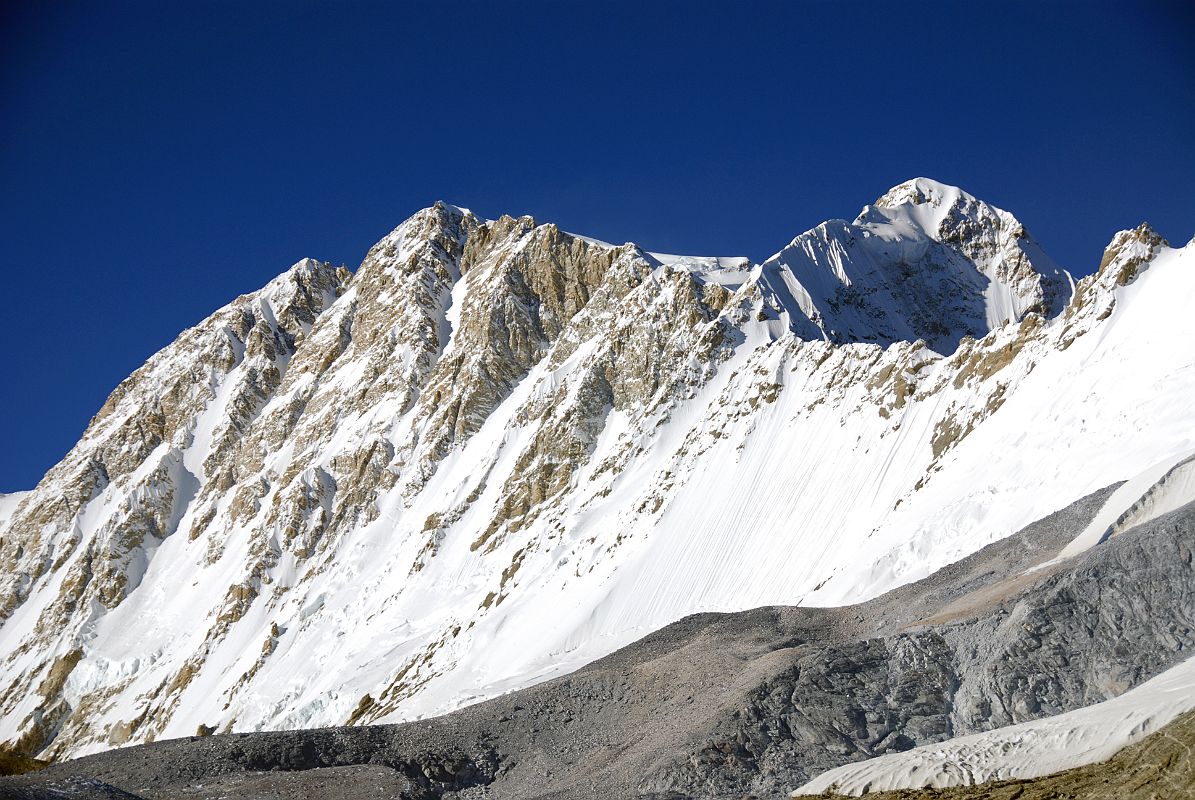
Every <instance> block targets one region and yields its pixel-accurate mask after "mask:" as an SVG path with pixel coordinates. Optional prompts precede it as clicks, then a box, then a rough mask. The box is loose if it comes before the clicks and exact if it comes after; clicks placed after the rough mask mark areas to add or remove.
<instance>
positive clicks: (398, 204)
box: [0, 0, 1195, 491]
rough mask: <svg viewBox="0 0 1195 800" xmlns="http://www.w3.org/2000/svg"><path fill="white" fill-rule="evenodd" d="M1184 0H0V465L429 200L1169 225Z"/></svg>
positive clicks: (805, 223)
mask: <svg viewBox="0 0 1195 800" xmlns="http://www.w3.org/2000/svg"><path fill="white" fill-rule="evenodd" d="M246 6H247V7H248V8H246ZM1192 7H1193V6H1192V4H1191V3H1189V2H1188V3H1171V4H1161V3H1149V2H1122V3H1117V4H1093V3H1059V4H1054V5H1051V4H1048V3H1043V2H1033V3H1025V4H1021V3H1016V2H1001V3H970V2H957V3H955V2H952V3H945V4H938V3H923V2H903V3H894V2H885V3H870V2H858V1H856V2H816V3H799V2H786V3H763V2H758V3H756V2H726V3H721V4H718V5H717V6H715V5H714V4H705V3H701V2H686V3H682V2H653V0H637V2H630V3H619V4H611V3H608V2H589V3H570V2H564V1H563V0H561V1H560V2H553V3H539V2H534V1H533V0H531V1H524V2H518V3H502V2H485V3H480V2H460V1H457V2H451V3H435V2H421V3H418V4H415V3H397V2H395V3H378V4H370V3H363V2H359V3H330V2H329V3H312V2H301V1H299V0H295V1H294V2H287V3H242V2H236V3H233V2H214V1H212V0H207V1H205V2H190V3H183V2H166V3H162V2H154V3H146V4H136V5H131V4H127V3H123V2H103V3H101V2H89V3H81V4H73V3H70V2H64V1H63V0H58V1H57V2H53V3H48V2H37V1H36V0H25V2H10V3H5V4H3V6H2V10H0V248H2V249H0V254H2V255H0V258H2V259H3V261H2V262H0V263H2V264H3V270H4V276H5V285H6V286H7V287H8V288H7V289H6V293H5V297H6V300H7V303H6V308H5V312H4V314H3V315H2V320H3V321H2V322H0V326H2V328H0V333H2V334H3V336H4V345H5V346H4V356H5V357H4V363H3V369H2V370H0V491H11V490H16V489H23V488H31V487H32V486H33V485H34V484H35V483H36V482H37V480H38V479H39V478H40V476H41V475H42V474H43V473H44V472H45V470H46V469H48V468H49V467H50V466H51V465H52V464H53V463H55V462H56V461H57V460H59V459H60V458H61V457H62V456H63V455H64V454H65V453H66V451H67V450H68V449H69V448H70V447H71V446H72V445H73V444H74V442H75V441H76V440H77V439H78V437H79V435H80V433H81V432H82V430H83V428H84V427H85V426H86V424H87V421H88V420H89V419H90V417H91V415H92V414H94V413H95V411H96V410H98V408H99V407H100V405H101V404H102V403H103V401H104V398H105V397H106V396H107V394H108V392H110V391H111V390H112V389H113V388H114V387H115V386H116V384H117V383H119V382H120V381H121V380H122V379H123V378H124V377H125V376H127V375H128V374H129V373H130V372H132V371H133V370H134V369H136V368H137V367H138V366H139V365H140V364H141V363H143V362H144V361H145V359H146V358H147V357H149V356H150V355H151V354H152V353H153V352H155V351H156V350H158V349H159V348H161V347H163V346H164V345H166V344H168V343H169V342H170V341H171V340H172V339H173V338H174V337H175V336H176V335H177V334H178V333H179V332H180V331H181V330H182V329H183V328H185V327H187V326H189V325H192V324H194V323H196V322H198V321H199V320H200V319H202V318H203V317H204V316H206V315H207V314H209V313H210V312H211V311H213V310H214V309H216V308H218V307H219V306H221V305H223V304H224V303H226V302H228V301H229V300H231V299H232V298H233V297H235V296H236V295H238V294H241V293H244V292H247V291H251V290H253V289H256V288H258V287H260V286H261V285H262V284H264V283H265V282H266V281H268V280H269V279H270V278H271V277H273V276H274V275H276V274H277V273H279V272H281V271H283V270H284V269H286V268H287V267H288V266H289V265H290V264H291V263H293V262H295V261H297V260H298V259H299V258H301V257H305V256H312V257H315V258H319V259H323V260H328V261H333V262H336V263H341V262H343V263H346V264H348V265H350V266H353V267H355V266H356V264H357V263H359V262H360V260H361V258H362V256H363V255H364V254H365V251H366V250H367V249H368V248H369V246H370V245H371V244H372V243H373V242H374V241H376V240H377V239H379V238H380V237H382V236H383V235H384V234H385V233H386V232H387V231H388V230H390V229H391V228H393V227H394V226H395V225H397V224H398V223H399V222H401V221H402V220H403V219H405V218H406V217H407V216H409V215H410V214H411V213H413V212H414V211H416V210H418V209H419V208H422V207H424V206H427V205H429V204H431V203H432V202H433V201H435V200H436V199H443V200H447V201H449V202H452V203H456V204H458V205H463V206H468V207H469V208H472V209H473V210H474V211H476V212H477V213H479V214H481V215H482V216H489V217H494V216H498V215H500V214H503V213H510V214H513V215H519V214H527V213H529V214H532V215H534V216H536V217H537V218H539V219H541V220H544V221H553V222H557V223H558V224H560V225H561V226H562V227H564V228H565V229H566V230H573V231H576V232H579V233H585V234H587V235H590V236H595V237H598V238H601V239H605V240H608V241H613V242H624V241H635V242H638V243H640V244H642V245H644V246H646V247H648V248H650V249H653V250H657V251H666V252H687V253H701V254H711V255H748V256H751V257H753V258H755V259H760V258H764V257H766V256H768V255H770V254H771V253H773V252H775V251H776V250H778V249H779V248H780V247H781V246H783V245H784V244H785V243H787V242H788V241H789V240H790V239H791V238H792V237H793V236H795V235H796V234H797V233H800V232H801V231H803V230H806V229H807V228H809V227H812V226H813V225H816V224H817V223H818V222H820V221H822V220H824V219H828V218H833V217H852V216H854V214H856V213H857V212H858V210H859V209H860V207H862V206H863V205H864V204H865V203H868V202H870V201H872V200H874V199H875V198H876V197H877V196H878V195H879V194H881V193H882V192H883V191H884V190H885V189H887V188H888V187H890V186H892V185H893V184H896V183H899V182H900V181H902V180H905V179H907V178H911V177H914V176H918V175H926V176H929V177H933V178H936V179H938V180H942V181H945V182H947V183H954V184H957V185H960V186H962V187H963V188H965V189H967V190H968V191H970V192H971V193H973V194H975V195H977V196H979V197H981V198H983V199H985V200H988V201H990V202H993V203H995V204H997V205H999V206H1001V207H1004V208H1006V209H1008V210H1010V211H1012V212H1014V213H1015V214H1017V215H1018V216H1019V217H1020V219H1021V220H1022V221H1023V222H1024V223H1025V224H1026V225H1027V227H1028V228H1029V229H1030V230H1031V231H1032V232H1033V233H1034V234H1035V235H1036V236H1037V238H1038V239H1039V240H1040V241H1041V242H1042V243H1043V245H1044V246H1045V247H1046V249H1047V250H1048V251H1049V252H1050V253H1051V254H1052V255H1053V256H1054V257H1055V259H1056V260H1058V261H1059V262H1061V263H1062V264H1063V265H1064V266H1066V267H1068V268H1069V269H1071V270H1072V271H1074V272H1076V273H1079V274H1084V273H1088V272H1090V271H1092V270H1093V269H1094V267H1095V265H1096V263H1097V262H1098V259H1099V255H1100V253H1101V251H1102V248H1103V246H1104V244H1105V243H1106V242H1107V240H1108V239H1109V238H1110V237H1111V235H1112V234H1113V233H1114V232H1115V231H1117V230H1119V229H1122V228H1126V227H1132V226H1135V225H1136V224H1137V223H1139V222H1140V221H1141V220H1143V219H1148V220H1149V221H1150V222H1152V223H1153V224H1154V225H1155V226H1156V227H1157V228H1158V229H1159V230H1160V231H1161V232H1162V233H1163V234H1164V235H1166V236H1168V237H1170V238H1171V240H1172V241H1174V242H1175V243H1181V242H1186V241H1187V240H1188V239H1189V238H1190V237H1191V235H1192V234H1193V233H1195V55H1193V54H1195V46H1193V45H1192V42H1193V41H1195V22H1193V13H1192V11H1191V8H1192Z"/></svg>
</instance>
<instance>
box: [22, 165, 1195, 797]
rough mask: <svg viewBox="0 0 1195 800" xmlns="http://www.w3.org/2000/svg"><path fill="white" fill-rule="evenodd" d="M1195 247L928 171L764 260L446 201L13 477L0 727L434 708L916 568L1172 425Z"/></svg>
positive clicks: (215, 325) (245, 721)
mask: <svg viewBox="0 0 1195 800" xmlns="http://www.w3.org/2000/svg"><path fill="white" fill-rule="evenodd" d="M1191 251H1192V248H1191V247H1190V246H1188V247H1187V248H1183V249H1174V248H1171V247H1170V246H1169V245H1168V243H1166V242H1165V241H1164V240H1162V239H1161V237H1160V236H1158V235H1157V234H1156V233H1155V232H1153V231H1152V230H1151V229H1150V228H1149V227H1148V226H1146V225H1142V226H1141V227H1139V228H1137V229H1135V230H1130V231H1124V232H1122V233H1119V234H1117V235H1116V237H1115V238H1114V239H1113V240H1112V243H1111V244H1110V245H1109V247H1108V249H1107V251H1106V254H1105V256H1104V259H1103V261H1102V263H1101V264H1100V266H1099V269H1098V271H1096V272H1095V273H1094V274H1092V275H1090V276H1088V277H1086V278H1083V279H1082V280H1079V281H1077V282H1076V281H1074V280H1073V279H1072V278H1071V277H1070V276H1069V275H1068V274H1067V273H1066V272H1064V271H1063V270H1062V269H1060V268H1059V267H1058V266H1057V265H1055V264H1054V263H1053V262H1052V261H1051V260H1050V259H1049V257H1048V256H1046V255H1045V254H1044V253H1043V251H1042V249H1041V247H1040V246H1039V245H1038V244H1037V243H1036V241H1035V240H1034V239H1033V238H1032V237H1031V236H1030V235H1029V234H1028V232H1027V231H1026V230H1025V228H1024V227H1023V226H1022V225H1021V224H1020V223H1019V222H1018V221H1017V220H1016V219H1015V218H1014V217H1013V216H1012V215H1011V214H1009V213H1007V212H1005V211H1002V210H999V209H996V208H994V207H992V206H990V205H988V204H986V203H983V202H981V201H979V200H977V199H975V198H974V197H972V196H970V195H968V194H966V193H965V192H962V191H961V190H959V189H955V188H953V187H949V186H944V185H942V184H939V183H936V182H934V181H930V180H926V179H916V180H913V181H910V182H908V183H905V184H901V185H900V186H897V187H895V188H893V189H892V190H890V191H889V192H887V193H886V194H884V195H883V196H882V197H881V198H880V199H879V200H877V201H876V202H875V203H874V204H873V205H870V206H867V207H865V208H864V209H863V211H862V212H861V213H860V215H859V216H858V217H857V218H856V219H855V220H854V221H852V222H847V221H842V220H834V221H830V222H826V223H823V224H822V225H819V226H817V227H816V228H814V229H812V230H810V231H807V232H805V233H803V234H801V235H799V236H797V237H796V238H795V239H794V240H793V241H792V242H791V243H790V244H789V245H787V246H786V247H784V248H783V249H782V250H781V251H780V252H779V253H777V254H776V255H775V256H773V257H772V258H770V259H767V260H766V261H764V262H763V263H761V264H754V263H751V262H749V261H748V260H746V259H741V258H725V257H722V258H715V257H689V256H673V255H664V254H659V253H651V252H647V251H645V250H643V249H642V248H640V247H638V246H637V245H634V244H629V243H628V244H624V245H621V246H615V245H610V244H606V243H603V242H598V241H595V240H592V239H588V238H585V237H582V236H577V235H573V234H570V233H567V232H564V231H562V230H560V229H559V228H557V227H556V226H555V225H552V224H540V223H537V222H536V221H535V220H532V219H531V218H529V217H521V218H517V219H515V218H511V217H502V218H500V219H497V220H493V221H486V220H482V219H480V218H478V217H476V216H475V215H473V214H472V213H470V212H469V211H467V210H464V209H460V208H455V207H453V206H449V205H444V204H436V205H435V206H433V207H431V208H427V209H424V210H423V211H420V212H418V213H417V214H415V215H414V216H412V217H411V218H410V219H408V220H407V221H406V222H404V223H403V224H402V225H400V226H399V227H398V228H396V229H395V230H394V231H393V232H392V233H390V234H389V235H388V236H386V237H385V238H384V239H382V241H380V242H379V243H377V244H376V245H375V246H374V247H373V248H372V249H371V250H370V251H369V253H368V254H367V256H366V257H365V260H364V262H363V263H362V264H361V265H360V267H359V268H358V269H357V270H356V271H355V272H353V273H350V272H349V271H348V270H346V269H344V268H340V269H337V268H334V267H332V266H330V265H328V264H323V263H320V262H317V261H314V260H310V259H308V260H304V261H301V262H299V263H298V264H296V265H295V266H293V267H292V268H291V269H290V270H288V271H287V272H285V273H283V274H282V275H280V276H278V277H277V278H275V279H274V280H272V281H271V282H270V283H269V284H267V285H266V286H265V287H264V288H262V289H261V290H259V291H257V292H254V293H252V294H248V295H244V296H242V297H239V298H237V299H236V300H234V301H233V302H232V303H230V304H229V305H227V306H225V307H224V308H222V309H220V310H218V311H216V312H215V313H214V314H212V315H211V316H210V317H208V318H207V319H206V320H204V321H203V322H201V323H200V324H198V325H196V326H195V327H193V328H190V329H188V330H187V331H185V332H183V333H182V334H181V335H180V336H179V338H178V339H177V340H176V341H175V342H174V343H172V344H171V345H169V346H168V347H166V348H165V349H163V350H162V351H160V352H159V353H157V354H155V355H154V356H153V357H152V358H150V360H149V361H147V362H146V364H145V365H144V366H142V367H141V368H140V369H138V370H137V371H136V372H135V373H133V374H132V375H131V376H129V378H128V379H126V380H125V381H124V382H122V383H121V384H120V385H119V386H118V387H117V388H116V389H115V391H113V393H112V394H111V396H110V397H109V398H108V400H107V402H106V403H105V404H104V405H103V407H102V408H101V409H99V411H98V412H97V413H96V415H95V417H94V418H93V419H92V421H91V423H90V424H89V426H88V427H87V430H86V431H85V433H84V434H83V437H82V438H81V439H80V441H79V442H78V444H77V445H76V446H75V447H74V448H73V449H72V450H71V451H70V453H68V454H67V456H66V457H65V458H64V459H63V460H62V461H61V462H60V463H59V464H57V465H56V466H54V467H53V468H52V469H51V470H50V471H49V472H48V473H47V474H46V476H45V477H44V478H43V480H42V481H41V482H40V483H39V484H38V486H37V487H36V488H35V489H33V490H32V491H30V492H26V493H19V494H15V495H8V496H3V497H0V563H2V564H3V572H2V575H0V741H3V742H4V743H5V746H6V747H7V748H8V749H10V750H12V751H16V752H19V753H21V754H24V755H27V756H38V757H41V758H51V759H62V758H65V757H73V756H79V755H83V754H87V753H93V752H97V751H102V750H106V749H108V748H111V747H115V746H122V745H128V744H135V743H144V742H151V741H154V740H156V739H165V738H172V737H179V736H192V735H196V734H200V735H205V734H210V733H227V732H240V731H259V730H282V729H292V728H304V727H314V726H327V725H340V724H352V725H361V724H367V723H377V722H396V721H402V720H409V719H415V718H422V717H427V716H432V715H435V714H441V713H444V712H448V711H451V710H453V709H457V708H460V707H463V706H466V705H470V704H474V703H477V702H479V701H482V700H485V699H487V698H490V697H494V696H497V695H500V694H503V693H506V692H508V691H510V690H514V689H521V688H523V687H527V686H530V685H532V684H536V683H539V682H542V681H545V680H547V679H549V678H553V677H556V676H559V675H562V674H564V673H567V672H569V671H571V670H574V669H576V668H578V667H580V666H582V665H584V664H587V663H590V662H592V661H594V660H595V659H599V658H601V657H603V656H606V655H608V654H609V653H612V652H614V651H615V650H617V649H618V648H620V647H622V646H624V645H627V644H629V643H630V642H632V641H634V640H636V639H639V638H641V637H642V636H644V635H645V634H648V633H650V632H652V631H655V630H657V629H660V628H662V627H663V626H665V625H668V624H669V623H673V622H675V621H676V620H679V619H681V618H682V617H685V616H686V615H689V614H692V613H695V612H707V611H742V610H744V609H749V608H754V607H758V606H765V605H805V606H825V605H845V604H849V603H857V602H863V601H868V600H871V599H872V598H875V597H878V596H879V595H881V594H883V593H884V592H887V591H889V590H892V589H894V588H895V587H899V586H902V585H904V584H908V583H910V582H912V581H915V580H919V579H922V578H925V577H926V576H928V575H930V574H931V573H933V572H934V571H935V570H937V569H939V568H941V567H944V566H945V565H947V564H951V563H953V562H957V561H958V560H959V559H961V558H963V557H965V556H967V555H969V554H971V553H975V552H976V551H979V550H980V549H981V548H983V547H985V546H987V545H989V544H992V543H993V542H996V541H998V540H1001V539H1004V538H1005V537H1007V536H1009V535H1010V534H1013V533H1014V532H1016V531H1018V530H1020V529H1022V528H1024V527H1025V526H1026V525H1027V524H1029V523H1031V522H1033V521H1035V520H1038V519H1041V518H1042V517H1045V516H1047V515H1048V514H1050V513H1052V512H1055V511H1057V510H1058V509H1060V508H1063V507H1065V506H1068V505H1069V504H1071V503H1074V502H1075V501H1078V500H1079V499H1080V498H1082V497H1084V496H1086V495H1088V494H1090V493H1091V492H1093V491H1096V490H1099V489H1103V488H1104V487H1106V486H1109V485H1111V484H1113V483H1116V482H1118V481H1122V480H1125V479H1126V478H1129V477H1131V476H1133V475H1136V474H1138V473H1141V472H1142V471H1144V470H1146V469H1148V468H1150V467H1151V466H1153V465H1155V464H1156V463H1158V462H1160V461H1162V460H1164V459H1173V458H1176V457H1178V456H1181V455H1183V454H1186V453H1190V452H1195V441H1193V438H1195V430H1193V429H1192V428H1191V426H1190V425H1189V421H1190V403H1189V400H1188V399H1187V398H1189V397H1191V396H1195V394H1193V393H1195V368H1193V366H1192V354H1195V341H1193V334H1192V331H1191V330H1190V326H1189V324H1188V323H1187V321H1186V319H1185V313H1186V312H1185V309H1186V308H1188V306H1187V305H1184V304H1186V303H1189V301H1190V300H1191V299H1192V297H1195V295H1193V294H1192V291H1191V290H1192V285H1191V284H1192V275H1193V274H1195V269H1193V268H1192V265H1191V264H1190V263H1189V262H1190V258H1191V256H1190V253H1191ZM893 630H895V628H894V629H893ZM894 635H895V634H894ZM1014 716H1015V715H1014ZM804 777H808V776H804ZM678 780H679V779H678Z"/></svg>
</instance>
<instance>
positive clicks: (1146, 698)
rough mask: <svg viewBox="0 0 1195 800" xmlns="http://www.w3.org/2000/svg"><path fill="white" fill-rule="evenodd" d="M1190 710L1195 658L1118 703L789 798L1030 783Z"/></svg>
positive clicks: (837, 776) (968, 740) (890, 759)
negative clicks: (1015, 781) (1028, 780)
mask: <svg viewBox="0 0 1195 800" xmlns="http://www.w3.org/2000/svg"><path fill="white" fill-rule="evenodd" d="M1193 708H1195V658H1189V659H1187V660H1186V661H1184V662H1182V663H1181V664H1179V665H1178V666H1175V667H1171V668H1170V669H1168V670H1166V671H1165V672H1163V673H1162V674H1161V675H1158V676H1156V677H1154V678H1152V679H1151V680H1148V681H1146V682H1145V683H1143V684H1141V685H1140V686H1138V687H1136V688H1134V689H1131V690H1129V691H1128V692H1125V693H1124V694H1122V695H1121V696H1119V697H1115V698H1113V699H1111V700H1105V701H1104V702H1102V703H1096V704H1095V705H1091V706H1087V707H1086V708H1080V709H1078V710H1076V711H1070V712H1067V713H1065V714H1058V715H1057V716H1053V717H1046V718H1044V719H1039V720H1033V721H1032V722H1023V723H1021V724H1019V725H1010V726H1008V727H1006V728H997V729H996V730H993V731H987V732H985V733H979V734H975V735H972V736H960V737H958V738H955V739H951V740H949V741H947V742H943V743H942V744H934V745H925V746H922V747H917V748H914V749H912V750H908V751H906V752H903V753H894V754H891V755H884V756H879V757H878V758H873V759H869V760H867V761H861V762H859V763H855V764H847V765H845V766H842V767H838V768H836V769H832V770H829V771H827V772H823V773H822V774H821V775H818V776H817V777H816V778H814V779H813V780H811V781H810V782H809V783H807V784H805V785H804V786H802V787H800V788H799V789H797V790H796V791H794V792H793V797H800V796H807V795H816V794H821V793H822V792H824V791H826V790H830V791H833V792H834V793H836V794H843V795H850V796H859V795H863V794H866V793H868V792H881V791H888V790H893V789H919V788H925V787H933V788H945V787H947V786H970V785H974V784H977V783H984V782H985V781H995V780H1010V779H1015V778H1037V777H1041V776H1043V775H1049V774H1051V773H1055V772H1061V771H1063V770H1067V769H1072V768H1074V767H1081V766H1084V765H1086V764H1094V763H1097V762H1099V761H1105V760H1107V759H1109V758H1111V757H1112V756H1114V755H1115V754H1116V753H1117V752H1118V751H1120V750H1121V749H1123V748H1125V747H1127V746H1128V745H1131V744H1133V743H1134V742H1137V741H1139V740H1141V739H1144V738H1145V737H1146V736H1149V735H1150V734H1151V733H1154V732H1155V731H1157V730H1159V729H1160V728H1162V727H1164V726H1166V725H1167V724H1168V723H1170V722H1171V721H1173V720H1174V719H1176V718H1178V717H1179V716H1180V715H1182V714H1185V713H1186V712H1187V711H1190V710H1191V709H1193Z"/></svg>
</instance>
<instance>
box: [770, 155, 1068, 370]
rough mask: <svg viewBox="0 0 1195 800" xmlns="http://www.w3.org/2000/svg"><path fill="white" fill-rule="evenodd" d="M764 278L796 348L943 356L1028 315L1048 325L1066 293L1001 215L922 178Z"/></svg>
mask: <svg viewBox="0 0 1195 800" xmlns="http://www.w3.org/2000/svg"><path fill="white" fill-rule="evenodd" d="M763 268H764V273H765V275H766V276H767V280H768V282H769V285H770V286H772V287H773V288H774V289H775V290H776V291H777V292H778V293H779V294H781V296H785V295H787V296H788V297H791V298H792V302H790V303H788V305H793V304H795V305H796V306H797V307H798V308H799V309H800V313H799V315H798V317H799V318H800V319H799V322H797V323H795V324H796V330H797V332H798V333H800V334H801V335H803V336H805V337H806V338H814V337H817V336H819V335H820V336H824V337H825V338H827V339H828V340H830V341H834V342H851V341H865V342H878V343H880V344H885V345H886V344H891V343H892V342H895V341H900V340H905V341H913V340H916V339H924V340H925V341H926V342H927V343H928V344H929V346H930V347H931V348H933V349H934V350H936V351H938V352H940V353H944V354H945V353H949V352H951V351H953V350H954V347H955V345H956V344H957V343H958V341H959V339H961V338H962V337H963V336H972V337H980V336H983V335H984V334H986V333H987V332H989V331H990V330H992V329H994V328H997V327H999V326H1001V325H1004V324H1005V323H1008V322H1015V321H1019V320H1020V319H1021V318H1022V317H1024V315H1025V314H1026V313H1028V312H1030V311H1035V312H1037V313H1039V314H1045V315H1048V316H1052V315H1054V314H1056V313H1057V312H1058V311H1059V310H1061V308H1062V307H1063V306H1064V305H1065V304H1066V301H1067V300H1068V299H1069V297H1070V289H1071V281H1070V278H1069V276H1068V275H1066V273H1065V272H1063V271H1062V270H1061V269H1059V268H1058V266H1057V265H1055V264H1054V262H1053V261H1051V260H1050V258H1049V257H1048V256H1047V255H1046V254H1045V253H1044V252H1042V250H1041V247H1040V246H1039V245H1038V244H1037V243H1036V242H1035V241H1034V240H1033V239H1032V238H1031V237H1030V236H1029V234H1028V233H1027V232H1026V231H1025V228H1024V226H1023V225H1021V223H1020V222H1018V221H1017V219H1016V218H1015V217H1014V216H1013V215H1012V214H1009V213H1008V212H1007V211H1002V210H1000V209H998V208H996V207H994V206H991V205H988V204H987V203H984V202H982V201H980V200H977V199H975V198H974V197H972V196H971V195H969V194H967V193H966V192H964V191H962V190H961V189H958V188H956V187H953V186H946V185H944V184H941V183H938V182H936V181H932V180H929V179H927V178H916V179H914V180H911V181H907V182H905V183H902V184H900V185H899V186H896V187H894V188H892V189H891V190H889V191H888V192H886V193H885V194H884V195H883V196H882V197H881V198H880V199H879V200H877V201H876V202H875V204H874V205H870V206H867V207H865V208H864V209H863V211H862V212H861V213H860V214H859V216H858V217H857V218H856V219H855V220H854V222H846V221H844V220H830V221H828V222H824V223H822V224H821V225H819V226H817V227H816V228H814V229H812V230H810V231H806V232H805V233H803V234H801V235H800V236H798V237H797V238H796V239H794V240H793V241H792V243H791V244H789V245H788V247H786V248H784V249H783V250H781V251H780V252H779V253H777V254H776V255H775V256H773V257H772V258H770V259H768V260H767V261H766V262H764V265H763Z"/></svg>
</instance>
